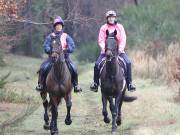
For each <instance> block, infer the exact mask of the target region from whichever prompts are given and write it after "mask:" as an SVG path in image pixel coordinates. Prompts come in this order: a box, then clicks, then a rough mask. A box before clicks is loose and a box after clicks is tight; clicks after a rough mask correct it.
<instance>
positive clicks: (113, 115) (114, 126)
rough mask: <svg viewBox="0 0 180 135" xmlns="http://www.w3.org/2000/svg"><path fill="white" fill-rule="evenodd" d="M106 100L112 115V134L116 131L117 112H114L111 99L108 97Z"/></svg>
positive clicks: (114, 108)
mask: <svg viewBox="0 0 180 135" xmlns="http://www.w3.org/2000/svg"><path fill="white" fill-rule="evenodd" d="M108 100H109V103H110V110H111V114H112V132H115V131H116V129H117V125H116V117H117V110H116V107H115V104H114V102H113V98H112V97H110V98H109V99H108Z"/></svg>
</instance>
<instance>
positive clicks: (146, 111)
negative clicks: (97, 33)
mask: <svg viewBox="0 0 180 135" xmlns="http://www.w3.org/2000/svg"><path fill="white" fill-rule="evenodd" d="M5 59H6V61H7V62H6V63H7V65H8V66H7V67H6V68H3V69H2V70H1V71H0V73H1V74H2V73H3V72H5V71H6V72H7V71H10V70H11V73H12V74H11V76H10V77H9V82H11V81H13V80H16V81H15V82H11V83H9V84H7V85H6V86H5V88H6V89H8V90H12V88H13V91H14V92H15V93H16V94H19V95H21V92H23V93H24V95H22V97H26V96H27V98H28V97H29V98H30V97H34V99H35V100H37V101H39V100H40V96H39V94H38V93H37V92H36V91H35V90H34V86H35V84H36V80H37V75H36V73H35V72H36V70H37V69H38V67H39V65H40V63H41V61H42V59H34V58H28V57H22V56H14V55H10V56H7V57H5ZM93 66H94V63H84V62H81V63H79V66H78V71H79V73H80V76H79V82H80V85H81V87H82V88H83V93H80V94H74V93H73V95H72V101H73V107H72V119H73V123H72V125H71V126H65V124H64V118H65V115H66V108H65V103H64V101H63V102H62V104H60V106H59V117H58V128H59V130H60V133H61V134H63V135H84V134H86V135H92V134H94V135H101V134H103V135H109V134H111V133H110V131H111V125H107V124H104V122H103V117H102V115H101V109H102V103H101V93H100V91H99V92H98V93H93V92H91V91H89V85H90V83H91V82H92V78H93ZM15 71H16V72H15ZM22 72H23V73H22ZM135 82H136V85H137V91H136V92H134V93H129V92H128V95H131V96H137V97H138V100H136V101H134V102H133V103H124V104H123V108H122V114H123V115H122V116H123V123H122V125H121V127H119V128H118V131H117V133H116V134H117V135H119V134H122V135H177V133H178V132H179V129H180V124H179V122H180V115H179V114H180V107H179V104H178V103H175V102H174V97H175V96H176V95H175V94H177V93H176V90H174V89H173V88H169V87H167V86H166V85H164V84H162V83H161V82H158V81H157V82H156V83H155V82H154V81H152V80H151V79H139V78H136V79H135ZM22 100H23V99H22ZM109 116H110V117H111V115H109ZM42 126H43V107H42V106H40V107H39V108H38V109H37V110H36V111H34V113H32V114H31V115H29V116H27V117H26V118H25V119H23V120H22V121H21V122H20V123H16V124H15V125H13V126H12V127H9V128H8V129H6V130H5V134H11V133H14V134H20V133H22V132H23V134H25V135H34V134H49V132H48V131H44V130H43V128H42Z"/></svg>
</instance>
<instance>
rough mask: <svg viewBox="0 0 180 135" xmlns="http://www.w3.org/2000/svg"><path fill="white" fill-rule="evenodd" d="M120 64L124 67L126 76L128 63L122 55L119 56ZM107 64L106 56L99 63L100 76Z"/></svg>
mask: <svg viewBox="0 0 180 135" xmlns="http://www.w3.org/2000/svg"><path fill="white" fill-rule="evenodd" d="M118 64H119V65H120V67H121V68H122V69H123V71H124V76H125V77H126V76H127V65H126V62H125V60H124V59H123V58H122V57H120V56H118ZM105 65H106V57H104V58H103V59H102V61H101V62H100V63H99V65H98V70H99V76H100V75H101V73H102V70H103V69H104V67H105Z"/></svg>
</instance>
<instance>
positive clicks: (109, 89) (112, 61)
mask: <svg viewBox="0 0 180 135" xmlns="http://www.w3.org/2000/svg"><path fill="white" fill-rule="evenodd" d="M106 34H107V39H106V48H105V49H106V61H105V66H104V68H103V70H102V72H101V75H100V82H101V93H102V103H103V110H102V114H103V116H104V122H105V123H109V122H110V119H109V117H108V112H107V101H109V104H110V110H111V114H112V132H115V131H116V129H117V125H120V124H121V106H122V103H123V98H124V95H125V91H126V81H125V75H124V71H123V68H122V66H120V64H119V63H118V48H117V42H116V34H117V31H116V30H115V31H114V32H113V33H110V34H109V32H108V31H106ZM113 99H115V101H114V100H113Z"/></svg>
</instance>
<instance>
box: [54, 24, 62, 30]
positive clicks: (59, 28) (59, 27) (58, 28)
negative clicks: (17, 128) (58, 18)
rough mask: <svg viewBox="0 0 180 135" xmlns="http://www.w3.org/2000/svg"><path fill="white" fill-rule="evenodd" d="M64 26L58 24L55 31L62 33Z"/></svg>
mask: <svg viewBox="0 0 180 135" xmlns="http://www.w3.org/2000/svg"><path fill="white" fill-rule="evenodd" d="M62 28H63V27H62V25H61V24H57V25H56V27H55V29H56V31H62Z"/></svg>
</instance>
